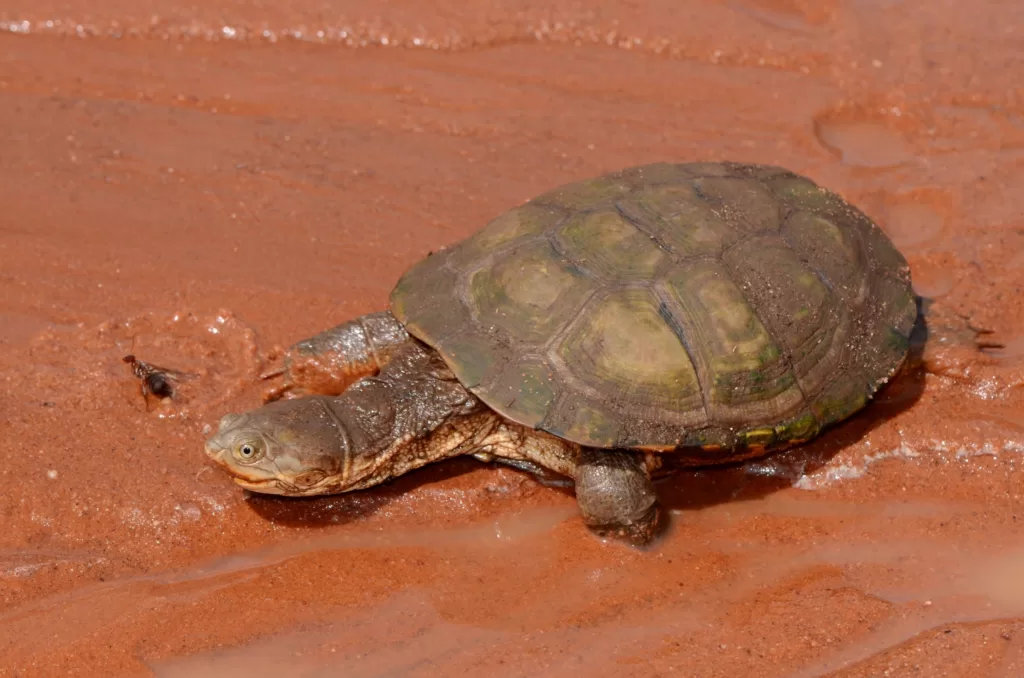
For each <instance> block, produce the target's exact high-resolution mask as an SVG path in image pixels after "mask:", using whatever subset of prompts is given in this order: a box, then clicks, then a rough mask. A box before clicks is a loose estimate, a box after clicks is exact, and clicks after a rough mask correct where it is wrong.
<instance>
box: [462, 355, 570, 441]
mask: <svg viewBox="0 0 1024 678" xmlns="http://www.w3.org/2000/svg"><path fill="white" fill-rule="evenodd" d="M556 388H557V384H556V379H555V375H554V373H553V371H552V368H551V367H550V366H549V365H548V364H547V361H546V360H544V358H543V357H541V356H526V357H524V358H521V359H520V360H518V361H517V362H515V363H513V364H510V365H509V367H508V369H506V370H505V372H504V373H503V374H501V375H499V376H498V378H497V380H496V381H495V382H494V383H493V384H488V385H485V386H482V387H481V388H480V389H479V390H478V393H479V395H480V396H481V397H483V398H486V399H488V400H493V401H495V402H500V403H504V404H505V408H506V413H507V415H508V416H509V417H512V418H513V419H515V420H516V421H518V422H520V423H522V424H525V425H527V426H533V427H539V426H540V425H541V423H542V422H543V421H544V417H546V416H547V414H548V412H549V411H550V410H551V407H552V405H553V404H554V402H555V398H556V397H557V392H556Z"/></svg>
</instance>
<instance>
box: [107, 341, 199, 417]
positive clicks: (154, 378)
mask: <svg viewBox="0 0 1024 678" xmlns="http://www.w3.org/2000/svg"><path fill="white" fill-rule="evenodd" d="M123 360H124V362H126V363H127V364H128V365H130V366H131V368H132V374H134V375H135V376H136V377H138V379H139V380H140V382H141V387H142V397H143V398H145V399H146V409H149V397H150V396H156V397H157V398H161V399H162V398H173V397H174V384H175V382H177V381H180V380H181V379H183V378H186V377H189V376H191V375H188V374H186V373H184V372H178V371H177V370H172V369H168V368H166V367H159V366H157V365H152V364H150V363H147V362H145V361H143V360H139V359H138V358H136V357H135V356H134V355H132V354H129V355H126V356H125V357H124V358H123Z"/></svg>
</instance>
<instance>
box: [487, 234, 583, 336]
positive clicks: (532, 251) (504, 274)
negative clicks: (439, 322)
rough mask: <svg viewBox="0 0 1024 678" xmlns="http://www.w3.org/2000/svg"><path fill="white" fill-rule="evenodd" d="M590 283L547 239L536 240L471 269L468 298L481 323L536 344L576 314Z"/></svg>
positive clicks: (552, 333)
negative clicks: (504, 255)
mask: <svg viewBox="0 0 1024 678" xmlns="http://www.w3.org/2000/svg"><path fill="white" fill-rule="evenodd" d="M591 287H592V286H591V283H590V281H589V280H587V279H586V278H584V277H583V276H582V275H580V273H579V271H577V270H576V269H575V268H574V267H572V266H571V265H570V264H569V263H568V262H566V261H565V259H564V258H562V257H561V256H560V255H559V254H558V253H557V252H555V250H554V249H553V248H552V247H551V243H549V242H548V241H547V240H539V241H535V242H529V243H526V244H525V245H523V246H522V247H520V248H519V249H517V250H516V251H514V252H511V253H509V255H508V256H506V257H504V258H502V259H501V260H499V261H498V262H497V263H496V264H494V265H493V266H485V267H484V268H481V269H480V270H478V271H476V272H475V273H473V275H472V277H471V279H470V299H471V303H472V305H473V307H474V309H475V311H476V314H477V316H478V317H479V318H480V321H481V322H482V323H483V324H485V325H491V324H493V325H497V326H499V327H501V328H502V329H503V330H505V331H506V332H508V334H509V335H511V336H512V337H514V338H516V339H519V340H521V341H525V342H529V343H532V344H540V343H544V342H545V341H546V340H547V339H548V338H550V337H551V336H553V335H554V334H555V331H556V330H558V329H559V328H561V327H562V326H564V325H565V324H566V323H567V322H568V321H569V319H571V318H573V317H575V316H576V314H577V313H578V312H579V308H580V306H582V304H583V300H584V299H585V298H586V297H587V296H588V295H589V294H590V291H591Z"/></svg>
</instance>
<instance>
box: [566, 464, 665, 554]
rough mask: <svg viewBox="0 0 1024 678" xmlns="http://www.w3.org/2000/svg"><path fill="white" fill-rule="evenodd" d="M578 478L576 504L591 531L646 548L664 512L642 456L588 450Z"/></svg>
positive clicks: (576, 476) (579, 468)
mask: <svg viewBox="0 0 1024 678" xmlns="http://www.w3.org/2000/svg"><path fill="white" fill-rule="evenodd" d="M575 479H576V501H577V502H578V503H579V506H580V512H581V513H582V514H583V521H584V522H585V523H586V525H587V527H588V528H590V530H591V531H592V532H594V533H596V534H597V535H599V536H602V537H612V538H617V539H621V540H622V541H625V542H627V543H629V544H631V545H633V546H644V545H646V544H648V543H650V542H651V540H653V539H654V537H655V536H656V535H657V533H658V529H659V527H660V524H661V518H662V516H661V509H660V507H659V506H658V497H657V494H656V493H655V491H654V486H653V485H652V483H651V476H650V473H649V472H648V470H647V466H646V464H645V462H644V458H643V455H641V454H638V453H635V452H629V451H626V450H599V449H593V448H586V447H585V448H583V449H582V450H580V454H579V459H578V461H577V463H576V472H575Z"/></svg>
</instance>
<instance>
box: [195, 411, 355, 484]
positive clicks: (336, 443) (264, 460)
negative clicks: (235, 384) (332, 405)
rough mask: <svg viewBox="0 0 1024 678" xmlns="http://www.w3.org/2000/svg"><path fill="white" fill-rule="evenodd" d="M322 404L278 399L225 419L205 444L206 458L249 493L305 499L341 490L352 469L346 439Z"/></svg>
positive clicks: (343, 430) (345, 435) (348, 444)
mask: <svg viewBox="0 0 1024 678" xmlns="http://www.w3.org/2000/svg"><path fill="white" fill-rule="evenodd" d="M323 400H324V399H322V398H316V397H314V398H297V399H292V400H281V401H278V402H275V403H271V404H269V405H265V406H264V407H261V408H259V409H256V410H253V411H251V412H246V413H244V414H227V415H225V416H224V417H222V418H221V420H220V426H219V428H218V430H217V432H216V433H215V434H214V435H213V436H211V437H210V439H209V440H207V441H206V454H207V455H209V457H210V458H211V459H212V460H213V461H214V462H215V463H216V464H217V465H218V466H220V467H221V468H222V469H224V470H225V471H227V472H228V474H229V475H231V477H232V478H234V480H235V482H236V483H237V484H238V485H241V486H242V487H244V488H245V489H247V490H251V491H253V492H259V493H262V494H282V495H289V496H307V495H317V494H330V493H335V492H341V491H344V490H345V489H347V487H346V486H347V485H348V483H349V475H350V473H349V471H350V466H351V465H350V464H349V463H348V460H349V459H350V441H349V436H348V435H347V434H346V431H345V429H344V427H342V426H340V422H339V421H338V420H337V418H336V417H335V416H333V414H332V412H331V411H330V409H329V406H328V405H327V404H326V403H325V402H322V401H323Z"/></svg>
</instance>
